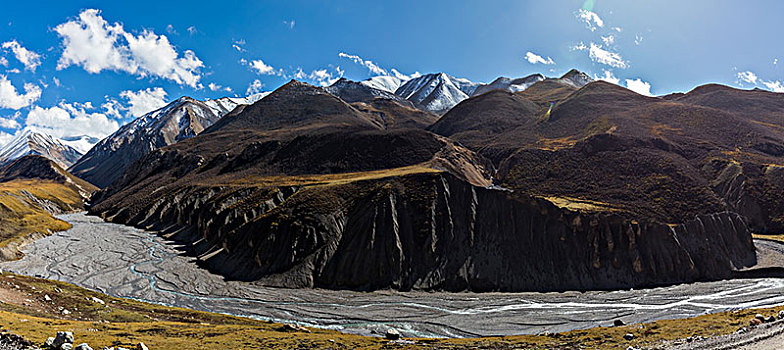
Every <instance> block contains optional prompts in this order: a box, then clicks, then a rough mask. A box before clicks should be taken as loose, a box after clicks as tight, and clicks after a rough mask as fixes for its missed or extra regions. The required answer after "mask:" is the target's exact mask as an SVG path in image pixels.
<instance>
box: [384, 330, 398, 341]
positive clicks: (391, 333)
mask: <svg viewBox="0 0 784 350" xmlns="http://www.w3.org/2000/svg"><path fill="white" fill-rule="evenodd" d="M384 337H385V338H387V339H389V340H398V339H400V332H398V331H397V329H394V328H390V329H387V332H386V334H384Z"/></svg>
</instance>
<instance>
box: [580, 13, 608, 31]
mask: <svg viewBox="0 0 784 350" xmlns="http://www.w3.org/2000/svg"><path fill="white" fill-rule="evenodd" d="M575 16H577V18H578V19H579V20H581V21H582V22H583V23H585V27H586V28H588V29H590V30H591V31H592V32H593V31H595V30H596V29H597V28H601V27H604V21H603V20H602V18H601V17H599V15H597V14H596V13H595V12H593V11H588V10H585V9H580V10H579V11H577V12H576V13H575Z"/></svg>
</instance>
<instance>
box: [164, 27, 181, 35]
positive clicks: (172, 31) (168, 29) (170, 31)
mask: <svg viewBox="0 0 784 350" xmlns="http://www.w3.org/2000/svg"><path fill="white" fill-rule="evenodd" d="M166 33H169V34H172V35H180V33H177V30H176V29H174V26H173V25H171V24H169V25H167V26H166Z"/></svg>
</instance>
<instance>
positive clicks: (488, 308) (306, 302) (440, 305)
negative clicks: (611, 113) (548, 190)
mask: <svg viewBox="0 0 784 350" xmlns="http://www.w3.org/2000/svg"><path fill="white" fill-rule="evenodd" d="M61 218H62V219H64V220H66V221H68V222H70V223H71V224H73V228H72V229H70V230H68V231H65V232H60V233H57V234H54V235H52V236H50V237H47V238H44V239H40V240H38V241H35V242H33V243H31V244H29V245H27V246H26V247H25V249H24V253H25V257H24V258H23V259H21V260H19V261H13V262H4V263H0V267H1V268H3V269H5V270H8V271H12V272H15V273H20V274H26V275H32V276H38V277H43V278H49V279H55V280H60V281H65V282H70V283H73V284H76V285H78V286H82V287H85V288H90V289H93V290H98V291H101V292H103V293H106V294H109V295H112V296H118V297H125V298H132V299H136V300H141V301H148V302H153V303H158V304H163V305H169V306H178V307H186V308H191V309H196V310H203V311H211V312H220V313H225V314H231V315H238V316H246V317H252V318H257V319H262V320H273V321H277V322H296V323H299V324H302V325H307V326H316V327H323V328H331V329H337V330H341V331H345V332H351V333H358V334H366V335H370V334H378V333H379V332H383V331H385V330H386V329H387V328H389V327H394V328H397V329H398V330H400V331H401V333H403V334H404V335H405V336H424V337H443V336H448V337H467V336H488V335H511V334H526V333H540V332H545V331H547V332H559V331H565V330H571V329H578V328H588V327H595V326H599V325H609V324H612V322H613V320H615V319H621V320H623V321H624V322H626V323H629V322H644V321H651V320H657V319H664V318H680V317H688V316H695V315H700V314H704V313H708V312H717V311H722V310H731V309H738V308H748V307H765V306H773V305H781V304H784V279H780V278H761V279H743V280H729V281H720V282H707V283H692V284H683V285H676V286H670V287H662V288H651V289H641V290H620V291H592V292H563V293H482V294H477V293H440V292H433V293H429V292H406V293H400V292H394V291H378V292H372V293H364V292H349V291H332V290H319V289H280V288H269V287H263V286H257V285H254V284H251V283H244V282H237V281H226V280H224V279H223V278H222V277H221V276H218V275H214V274H211V273H209V272H207V271H205V270H204V269H201V268H199V267H198V266H197V265H196V264H195V262H194V259H193V258H191V257H187V256H182V255H180V250H178V246H177V245H176V244H174V243H172V242H168V241H166V240H165V239H163V238H161V237H158V236H156V235H154V234H152V233H149V232H146V231H144V230H140V229H136V228H133V227H128V226H123V225H117V224H111V223H106V222H103V221H101V220H100V219H99V218H96V217H91V216H86V215H84V214H70V215H64V216H62V217H61Z"/></svg>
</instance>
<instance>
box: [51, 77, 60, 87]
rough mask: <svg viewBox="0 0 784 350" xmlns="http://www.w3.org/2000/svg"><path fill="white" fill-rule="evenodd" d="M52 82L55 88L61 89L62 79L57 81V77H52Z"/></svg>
mask: <svg viewBox="0 0 784 350" xmlns="http://www.w3.org/2000/svg"><path fill="white" fill-rule="evenodd" d="M52 81H53V82H54V86H57V87H60V79H57V77H52Z"/></svg>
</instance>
